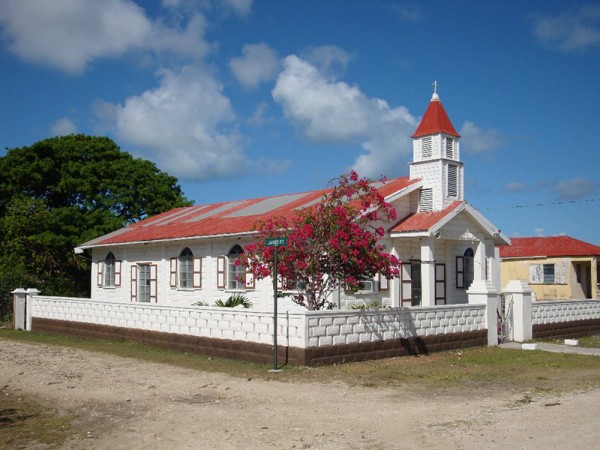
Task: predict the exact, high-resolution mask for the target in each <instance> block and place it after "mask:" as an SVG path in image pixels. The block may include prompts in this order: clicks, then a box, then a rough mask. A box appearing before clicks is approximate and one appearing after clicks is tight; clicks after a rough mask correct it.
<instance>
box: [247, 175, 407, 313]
mask: <svg viewBox="0 0 600 450" xmlns="http://www.w3.org/2000/svg"><path fill="white" fill-rule="evenodd" d="M381 182H383V183H385V179H382V180H381ZM395 219H396V211H395V210H394V209H393V208H392V206H391V205H390V204H388V203H387V202H386V201H385V200H384V198H383V196H382V195H381V194H380V193H379V191H378V190H377V189H376V188H375V187H374V186H373V182H372V181H371V180H368V179H366V178H360V177H359V176H358V174H357V173H356V172H354V171H352V172H350V173H349V174H345V175H342V176H340V177H339V178H338V179H337V183H335V185H334V186H333V187H332V188H331V189H329V190H327V192H326V193H325V194H324V195H323V197H322V198H321V201H320V202H319V203H317V204H316V205H313V206H310V207H305V208H303V209H300V210H298V211H297V212H296V213H295V215H293V216H289V217H273V218H270V219H268V220H266V221H261V222H259V223H257V226H256V229H257V232H258V233H257V234H256V235H255V238H254V240H253V242H252V243H251V244H248V245H246V246H245V247H244V253H243V254H242V255H241V256H240V258H239V259H238V260H237V261H236V264H242V265H244V266H245V267H246V268H247V269H248V270H249V271H250V272H252V274H253V275H254V276H255V277H256V278H257V279H262V278H266V277H270V276H271V275H272V274H273V263H274V252H275V247H271V246H267V245H266V240H267V239H269V238H280V237H285V238H287V245H286V246H281V247H278V248H277V253H278V255H277V256H278V264H277V274H278V279H279V280H280V283H281V284H282V285H283V287H284V288H286V289H289V290H293V292H295V294H294V295H293V300H294V301H295V302H296V303H298V304H300V305H303V306H305V307H306V308H308V309H309V310H319V309H325V308H327V307H329V306H331V305H330V304H329V303H328V300H327V299H328V298H329V296H330V294H331V293H332V292H333V290H334V289H337V288H338V286H341V287H342V288H344V289H348V290H353V291H356V290H357V289H358V287H359V283H360V282H361V281H362V280H366V279H371V278H372V277H374V276H375V275H377V274H381V276H382V277H387V278H393V277H397V276H398V274H399V265H400V262H399V261H398V259H397V258H396V257H394V256H393V255H390V254H388V253H387V252H386V251H385V249H384V248H383V246H382V245H380V244H378V241H379V240H380V239H381V238H382V237H383V235H384V234H385V229H384V228H383V227H384V226H385V225H386V224H388V223H391V222H392V221H394V220H395Z"/></svg>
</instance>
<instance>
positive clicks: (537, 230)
mask: <svg viewBox="0 0 600 450" xmlns="http://www.w3.org/2000/svg"><path fill="white" fill-rule="evenodd" d="M533 234H534V235H535V236H536V237H544V229H543V228H534V229H533Z"/></svg>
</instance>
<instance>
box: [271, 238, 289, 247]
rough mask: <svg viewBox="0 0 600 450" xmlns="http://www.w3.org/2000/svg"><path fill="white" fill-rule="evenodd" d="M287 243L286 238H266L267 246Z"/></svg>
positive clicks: (278, 245) (279, 245)
mask: <svg viewBox="0 0 600 450" xmlns="http://www.w3.org/2000/svg"><path fill="white" fill-rule="evenodd" d="M282 245H283V246H286V245H287V238H284V237H282V238H271V239H267V247H281V246H282Z"/></svg>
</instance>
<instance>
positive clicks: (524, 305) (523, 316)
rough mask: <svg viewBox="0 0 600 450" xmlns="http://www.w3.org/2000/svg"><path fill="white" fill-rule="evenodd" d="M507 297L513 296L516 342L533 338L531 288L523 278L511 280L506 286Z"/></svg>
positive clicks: (514, 335)
mask: <svg viewBox="0 0 600 450" xmlns="http://www.w3.org/2000/svg"><path fill="white" fill-rule="evenodd" d="M504 293H505V294H506V296H507V298H509V297H512V302H513V306H512V311H513V313H512V320H513V323H512V330H513V339H514V340H515V342H525V341H529V340H531V339H532V338H533V325H532V322H531V293H532V291H531V288H530V287H529V284H527V283H526V282H525V281H522V280H510V281H509V282H508V284H507V285H506V288H504Z"/></svg>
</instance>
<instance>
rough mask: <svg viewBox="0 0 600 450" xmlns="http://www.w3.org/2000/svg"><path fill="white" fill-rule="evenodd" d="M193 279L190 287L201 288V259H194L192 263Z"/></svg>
mask: <svg viewBox="0 0 600 450" xmlns="http://www.w3.org/2000/svg"><path fill="white" fill-rule="evenodd" d="M193 264H194V266H193V274H192V275H193V279H192V287H194V288H201V287H202V258H200V257H195V258H194V262H193Z"/></svg>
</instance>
